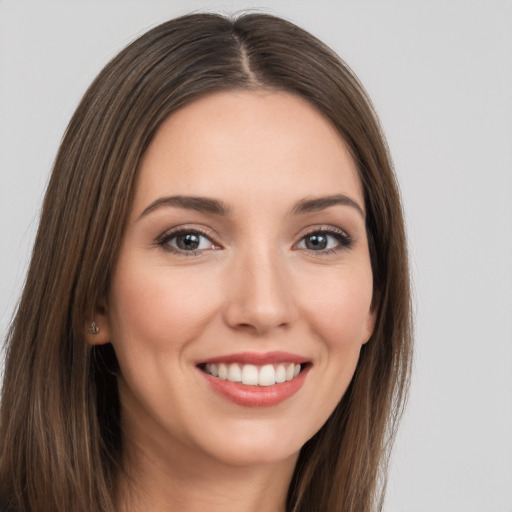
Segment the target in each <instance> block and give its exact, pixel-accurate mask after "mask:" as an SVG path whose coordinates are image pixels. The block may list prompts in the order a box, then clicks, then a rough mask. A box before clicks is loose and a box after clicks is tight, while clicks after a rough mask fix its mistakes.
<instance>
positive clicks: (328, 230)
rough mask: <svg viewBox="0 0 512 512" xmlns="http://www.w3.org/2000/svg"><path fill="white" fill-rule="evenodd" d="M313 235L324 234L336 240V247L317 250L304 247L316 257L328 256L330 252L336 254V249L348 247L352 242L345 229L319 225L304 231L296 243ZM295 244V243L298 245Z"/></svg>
mask: <svg viewBox="0 0 512 512" xmlns="http://www.w3.org/2000/svg"><path fill="white" fill-rule="evenodd" d="M313 235H317V236H318V235H324V236H327V237H331V238H334V239H335V240H336V242H337V246H336V247H332V248H330V249H323V250H319V251H315V250H313V249H308V248H307V247H306V248H304V249H305V250H307V251H308V252H310V253H311V254H313V255H314V256H317V257H322V256H329V255H331V254H336V253H337V252H338V251H340V250H343V249H350V248H351V247H352V245H353V243H354V240H353V239H352V237H350V236H349V235H348V234H347V233H346V232H345V231H343V230H342V229H339V228H335V227H333V226H320V227H315V228H314V229H311V230H310V231H308V232H306V233H305V234H304V235H302V237H301V238H300V240H299V242H298V244H300V243H302V242H303V241H305V240H306V238H308V237H311V236H313ZM298 244H296V245H298Z"/></svg>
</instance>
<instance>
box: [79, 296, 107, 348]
mask: <svg viewBox="0 0 512 512" xmlns="http://www.w3.org/2000/svg"><path fill="white" fill-rule="evenodd" d="M85 340H86V341H87V343H88V344H89V345H105V344H106V343H110V340H111V329H110V320H109V315H108V304H107V300H106V299H101V300H100V301H98V304H97V305H96V307H95V308H94V311H93V314H92V315H91V316H90V317H89V318H87V322H86V325H85Z"/></svg>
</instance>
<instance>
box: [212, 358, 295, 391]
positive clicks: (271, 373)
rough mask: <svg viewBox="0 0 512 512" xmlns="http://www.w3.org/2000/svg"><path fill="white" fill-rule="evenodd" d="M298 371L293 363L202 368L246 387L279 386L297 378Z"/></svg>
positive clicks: (222, 365)
mask: <svg viewBox="0 0 512 512" xmlns="http://www.w3.org/2000/svg"><path fill="white" fill-rule="evenodd" d="M300 370H301V365H300V364H294V363H284V364H283V363H281V364H278V365H273V364H266V365H263V366H260V367H258V366H256V365H253V364H244V365H240V364H239V363H231V364H225V363H219V364H206V365H205V366H204V371H205V372H206V373H209V374H210V375H213V376H214V377H219V379H222V380H229V381H230V382H241V383H242V384H245V385H247V386H258V385H259V386H272V385H274V384H281V383H283V382H286V381H289V380H292V379H294V378H295V377H297V375H299V373H300Z"/></svg>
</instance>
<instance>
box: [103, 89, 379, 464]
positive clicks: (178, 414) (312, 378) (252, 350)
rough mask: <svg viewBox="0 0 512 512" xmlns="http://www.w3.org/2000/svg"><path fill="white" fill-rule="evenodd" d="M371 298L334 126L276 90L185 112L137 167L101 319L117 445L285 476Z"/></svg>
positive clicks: (316, 421)
mask: <svg viewBox="0 0 512 512" xmlns="http://www.w3.org/2000/svg"><path fill="white" fill-rule="evenodd" d="M371 300H372V272H371V267H370V258H369V253H368V244H367V238H366V232H365V222H364V201H363V193H362V189H361V184H360V181H359V179H358V175H357V172H356V167H355V164H354V161H353V159H352V158H351V156H350V154H349V151H348V150H347V147H346V146H345V144H344V142H343V140H342V139H341V138H340V136H339V135H338V134H337V132H336V131H335V129H334V128H333V127H332V126H331V124H330V123H329V122H328V121H326V119H325V118H324V117H323V116H322V115H321V114H320V113H319V112H318V111H317V110H315V108H314V107H312V106H311V105H310V104H309V103H307V102H306V101H305V100H303V99H300V98H298V97H296V96H294V95H291V94H288V93H284V92H261V91H260V92H233V91H229V92H220V93H215V94H212V95H210V96H207V97H203V98H202V99H199V100H197V101H195V102H193V103H192V104H190V105H188V106H185V107H184V108H182V109H180V110H179V111H177V112H175V113H174V114H172V115H171V116H170V117H169V118H168V119H167V120H166V122H165V123H164V124H163V125H162V126H161V128H160V129H159V131H158V132H157V134H156V137H155V138H154V140H153V141H152V143H151V145H150V146H149V148H148V150H147V152H146V154H145V156H144V158H143V161H142V164H141V167H140V174H139V177H138V181H137V183H136V189H135V197H134V202H133V205H132V209H131V213H130V216H129V219H128V224H127V227H126V232H125V235H124V239H123V243H122V247H121V249H120V253H119V259H118V261H117V266H116V268H115V272H114V274H113V278H112V283H111V289H110V293H109V296H108V301H107V305H106V308H105V311H104V314H102V315H101V316H100V318H99V320H100V322H101V324H100V327H101V328H102V331H101V333H102V336H103V340H104V341H107V340H108V341H111V342H112V343H113V345H114V347H115V351H116V354H117V357H118V360H119V364H120V373H119V392H120V399H121V405H122V426H123V432H124V435H125V437H126V439H125V441H124V442H125V443H126V445H135V446H137V449H140V450H144V451H145V452H146V453H150V454H152V455H151V456H153V457H156V458H159V457H162V458H165V457H169V456H172V457H180V456H183V459H184V460H185V459H186V460H187V461H195V462H200V461H205V460H207V459H208V460H210V461H217V462H219V461H220V462H222V463H224V464H229V465H250V464H262V463H269V462H270V463H273V462H278V461H284V460H290V461H291V460H293V461H295V457H296V455H297V453H298V451H299V449H300V448H301V446H302V445H303V444H304V443H305V442H306V441H307V440H308V439H309V438H310V437H311V436H312V435H313V434H315V432H317V431H318V429H319V428H320V427H321V426H322V425H323V424H324V422H325V421H326V420H327V418H328V417H329V415H330V414H331V413H332V411H333V409H334V408H335V406H336V404H337V403H338V402H339V401H340V399H341V397H342V395H343V393H344V392H345V390H346V388H347V386H348V384H349V382H350V380H351V378H352V375H353V373H354V370H355V367H356V364H357V361H358V357H359V352H360V349H361V346H362V344H364V343H365V342H366V341H367V340H368V338H369V337H370V335H371V332H372V329H373V324H374V315H373V314H372V311H371V310H370V304H371ZM299 365H300V366H299ZM299 369H300V373H298V372H299ZM297 373H298V374H297ZM240 379H242V382H238V381H239V380H240ZM170 454H172V455H170Z"/></svg>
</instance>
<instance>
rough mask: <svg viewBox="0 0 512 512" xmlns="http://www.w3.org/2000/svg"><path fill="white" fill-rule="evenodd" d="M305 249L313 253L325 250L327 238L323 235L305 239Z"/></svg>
mask: <svg viewBox="0 0 512 512" xmlns="http://www.w3.org/2000/svg"><path fill="white" fill-rule="evenodd" d="M306 247H307V248H308V249H312V250H313V251H318V250H322V249H325V248H326V247H327V237H326V236H325V235H310V236H308V237H307V238H306Z"/></svg>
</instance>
